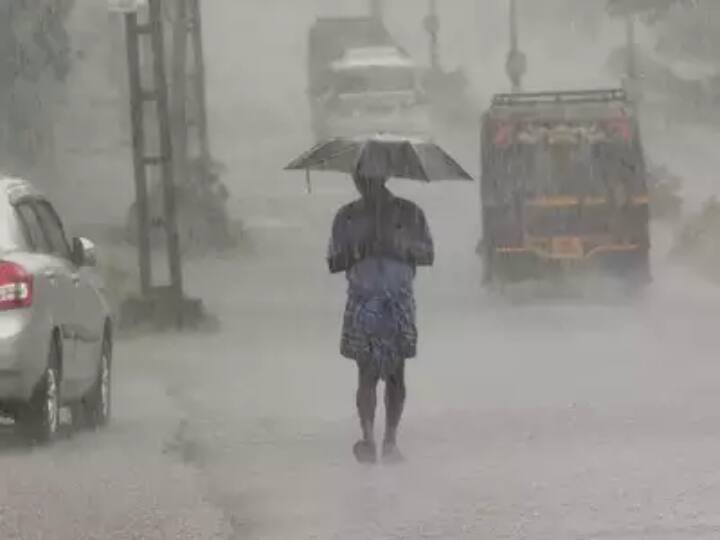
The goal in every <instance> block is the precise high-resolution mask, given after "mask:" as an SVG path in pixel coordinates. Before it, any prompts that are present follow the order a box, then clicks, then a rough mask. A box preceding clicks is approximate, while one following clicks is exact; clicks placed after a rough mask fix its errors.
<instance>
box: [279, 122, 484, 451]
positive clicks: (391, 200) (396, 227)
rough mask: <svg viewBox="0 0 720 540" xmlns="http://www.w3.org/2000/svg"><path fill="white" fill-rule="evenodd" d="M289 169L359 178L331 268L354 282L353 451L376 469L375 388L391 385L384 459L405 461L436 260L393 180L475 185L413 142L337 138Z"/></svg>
mask: <svg viewBox="0 0 720 540" xmlns="http://www.w3.org/2000/svg"><path fill="white" fill-rule="evenodd" d="M287 168H288V169H305V170H308V171H309V170H310V169H314V170H333V171H341V172H347V173H350V174H352V177H353V180H354V182H355V186H356V188H357V190H358V192H359V193H360V198H359V199H358V200H356V201H354V202H352V203H350V204H347V205H345V206H343V207H342V208H341V209H340V210H339V211H338V213H337V214H336V216H335V219H334V222H333V227H332V234H331V239H330V246H329V249H328V256H327V258H328V266H329V269H330V272H332V273H340V272H344V273H345V274H346V277H347V281H348V292H347V295H348V297H347V303H346V306H345V315H344V318H343V330H342V339H341V345H340V352H341V354H342V355H343V356H345V357H346V358H350V359H352V360H354V361H355V362H356V363H357V366H358V389H357V409H358V414H359V416H360V425H361V428H362V439H361V440H360V441H358V442H357V443H356V444H355V446H354V447H353V451H354V453H355V457H356V459H357V460H358V461H359V462H361V463H375V462H376V461H377V447H376V444H375V431H374V424H375V409H376V405H377V385H378V382H379V381H380V380H381V379H382V380H383V381H384V382H385V413H386V424H385V437H384V439H383V445H382V457H383V459H384V460H386V461H389V462H397V461H400V460H402V455H401V454H400V452H399V450H398V447H397V430H398V426H399V424H400V418H401V417H402V413H403V408H404V405H405V395H406V390H405V361H406V360H407V359H408V358H413V357H415V355H416V353H417V337H418V333H417V327H416V323H415V298H414V293H413V280H414V278H415V273H416V269H417V267H418V266H431V265H432V264H433V261H434V257H435V254H434V247H433V241H432V237H431V234H430V229H429V228H428V225H427V221H426V219H425V215H424V213H423V211H422V210H421V209H420V208H419V207H418V206H417V205H415V204H414V203H412V202H410V201H408V200H405V199H401V198H399V197H396V196H395V195H393V194H392V193H391V192H390V190H388V189H387V186H386V183H387V180H388V178H389V177H391V176H394V177H401V178H409V179H416V180H422V181H427V182H429V181H431V180H436V179H441V178H449V179H453V178H458V179H464V180H470V179H471V177H470V176H469V175H468V174H467V173H466V172H465V171H464V170H463V169H462V168H461V167H460V166H459V165H458V164H457V163H456V162H455V161H454V160H453V159H452V158H451V157H450V156H448V155H447V154H446V153H445V152H443V151H442V150H441V149H440V148H439V147H437V146H436V145H434V144H432V143H427V142H422V141H413V140H409V139H406V138H396V137H390V136H384V135H381V136H376V137H372V138H364V139H360V138H356V139H334V140H332V141H328V142H327V143H322V144H320V145H318V146H316V147H315V148H313V149H312V150H311V151H310V152H308V153H307V154H305V155H304V156H301V157H300V158H298V159H297V160H295V161H294V162H293V163H291V164H290V165H289V166H288V167H287Z"/></svg>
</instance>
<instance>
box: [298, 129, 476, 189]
mask: <svg viewBox="0 0 720 540" xmlns="http://www.w3.org/2000/svg"><path fill="white" fill-rule="evenodd" d="M285 169H286V170H305V171H335V172H342V173H347V174H356V173H358V174H359V175H361V176H366V177H388V178H390V177H392V178H406V179H409V180H420V181H423V182H433V181H437V180H470V181H472V179H473V178H472V176H470V175H469V174H468V173H467V172H466V171H465V170H464V169H463V168H462V167H461V166H460V165H458V163H457V162H456V161H455V160H454V159H453V158H452V157H450V156H449V155H448V154H447V152H445V151H444V150H443V149H442V148H440V147H439V146H438V145H436V144H435V143H432V142H429V141H425V140H421V139H411V138H407V137H399V136H392V135H375V136H372V137H353V138H338V139H331V140H329V141H326V142H323V143H320V144H318V145H317V146H315V147H314V148H312V149H311V150H310V151H308V152H306V153H305V154H303V155H302V156H300V157H299V158H297V159H296V160H294V161H293V162H292V163H290V164H289V165H288V166H287V167H285Z"/></svg>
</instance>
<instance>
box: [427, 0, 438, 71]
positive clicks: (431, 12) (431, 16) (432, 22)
mask: <svg viewBox="0 0 720 540" xmlns="http://www.w3.org/2000/svg"><path fill="white" fill-rule="evenodd" d="M425 31H426V32H427V33H428V35H429V36H430V68H431V70H432V72H433V73H437V72H438V71H439V70H440V55H439V53H438V42H439V40H438V36H439V34H440V18H439V17H438V11H437V0H428V14H427V16H426V17H425Z"/></svg>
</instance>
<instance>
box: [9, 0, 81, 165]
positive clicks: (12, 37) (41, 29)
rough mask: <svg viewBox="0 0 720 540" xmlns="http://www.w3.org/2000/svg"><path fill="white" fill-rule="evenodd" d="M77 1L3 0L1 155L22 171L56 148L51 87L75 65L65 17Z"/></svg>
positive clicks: (63, 77) (63, 78)
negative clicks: (72, 62)
mask: <svg viewBox="0 0 720 540" xmlns="http://www.w3.org/2000/svg"><path fill="white" fill-rule="evenodd" d="M73 3H74V0H13V1H12V2H2V3H1V4H0V157H2V160H3V165H4V166H8V164H9V166H10V168H11V169H15V170H13V171H11V172H22V171H23V170H26V169H28V168H31V167H33V166H35V165H36V164H37V163H38V161H41V160H43V159H45V158H47V156H48V155H49V153H51V152H52V143H53V139H52V124H51V122H50V121H49V117H50V115H51V108H52V99H53V89H54V88H55V87H56V85H57V84H61V83H62V82H64V80H65V78H66V76H67V75H68V72H69V70H70V64H71V50H70V38H69V36H68V34H67V31H66V29H65V26H64V22H65V20H66V18H67V15H68V14H69V12H70V10H71V9H72V6H73Z"/></svg>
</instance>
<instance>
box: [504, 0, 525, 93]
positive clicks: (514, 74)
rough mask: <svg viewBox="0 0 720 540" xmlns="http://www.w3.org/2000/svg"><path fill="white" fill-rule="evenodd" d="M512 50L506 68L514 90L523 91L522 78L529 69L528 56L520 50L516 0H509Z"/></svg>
mask: <svg viewBox="0 0 720 540" xmlns="http://www.w3.org/2000/svg"><path fill="white" fill-rule="evenodd" d="M509 1H510V5H509V23H510V50H509V52H508V55H507V62H506V64H505V69H506V73H507V75H508V77H509V78H510V83H511V85H512V91H513V92H520V91H522V78H523V76H524V75H525V72H526V71H527V57H526V56H525V53H523V52H522V51H521V50H520V46H519V38H518V16H517V3H516V0H509Z"/></svg>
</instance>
